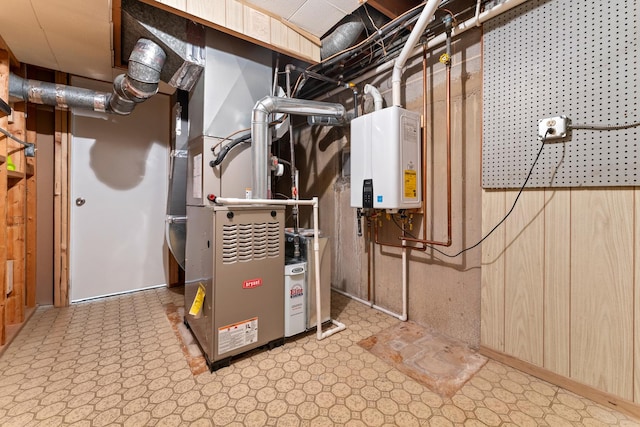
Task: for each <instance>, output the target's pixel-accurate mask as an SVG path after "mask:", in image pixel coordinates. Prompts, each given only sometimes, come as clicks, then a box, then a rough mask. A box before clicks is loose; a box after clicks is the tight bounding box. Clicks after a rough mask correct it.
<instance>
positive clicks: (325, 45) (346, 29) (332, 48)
mask: <svg viewBox="0 0 640 427" xmlns="http://www.w3.org/2000/svg"><path fill="white" fill-rule="evenodd" d="M345 18H346V20H345V22H343V23H341V24H339V25H338V27H337V28H336V29H335V30H334V31H333V32H332V33H331V34H329V35H328V36H326V37H325V38H323V39H322V47H321V48H320V58H322V59H326V58H328V57H330V56H332V55H335V54H336V53H338V52H340V51H342V50H344V49H346V48H348V47H350V46H351V45H353V44H354V43H355V41H356V40H357V39H358V37H359V36H360V34H361V33H362V31H363V30H364V24H363V23H362V20H361V19H360V18H359V17H357V16H356V15H349V16H346V17H345Z"/></svg>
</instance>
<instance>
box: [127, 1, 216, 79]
mask: <svg viewBox="0 0 640 427" xmlns="http://www.w3.org/2000/svg"><path fill="white" fill-rule="evenodd" d="M121 28H122V34H121V41H122V43H121V45H122V51H121V52H120V56H121V58H120V59H121V61H122V63H123V64H126V62H127V56H128V55H129V53H130V52H131V51H132V50H133V48H134V46H135V44H136V42H137V40H138V39H140V38H145V39H149V40H152V41H153V42H154V43H157V44H158V45H159V46H160V47H161V48H162V49H163V50H164V51H165V52H166V54H167V58H166V61H165V64H164V67H163V68H162V72H161V74H160V79H161V80H162V81H164V82H166V83H168V84H169V85H171V86H173V87H175V88H178V89H183V90H186V91H191V89H192V88H193V87H194V85H195V84H196V82H197V81H198V78H199V77H200V74H201V72H202V69H203V67H204V40H205V32H204V27H203V26H201V25H199V24H196V23H194V22H192V21H189V20H187V19H185V18H182V17H180V16H176V15H173V14H171V13H169V12H166V11H164V10H161V9H158V8H155V7H153V6H149V5H147V4H145V3H142V2H140V1H137V0H122V26H121Z"/></svg>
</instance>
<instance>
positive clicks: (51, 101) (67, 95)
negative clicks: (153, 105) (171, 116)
mask: <svg viewBox="0 0 640 427" xmlns="http://www.w3.org/2000/svg"><path fill="white" fill-rule="evenodd" d="M165 58H166V55H165V53H164V51H163V50H162V49H161V48H160V46H158V45H157V44H156V43H154V42H152V41H151V40H147V39H140V40H138V42H137V43H136V45H135V47H134V49H133V51H132V52H131V56H130V57H129V69H128V70H127V74H126V75H125V74H120V75H119V76H118V77H116V78H115V80H114V82H113V93H105V92H98V91H94V90H89V89H83V88H78V87H74V86H67V85H60V84H55V83H47V82H41V81H38V80H28V79H23V78H22V77H20V76H17V75H15V74H13V73H11V75H10V78H9V95H10V96H12V97H15V98H18V99H21V100H23V101H28V102H31V103H34V104H43V105H51V106H54V107H60V108H70V107H75V108H81V109H85V110H93V111H99V112H109V113H116V114H121V115H127V114H130V113H131V111H133V109H134V108H135V106H136V104H137V103H140V102H142V101H144V100H146V99H148V98H150V97H151V96H153V95H155V94H156V92H158V83H159V82H160V71H161V70H162V66H163V65H164V61H165Z"/></svg>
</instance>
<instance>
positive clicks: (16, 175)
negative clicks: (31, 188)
mask: <svg viewBox="0 0 640 427" xmlns="http://www.w3.org/2000/svg"><path fill="white" fill-rule="evenodd" d="M7 178H8V179H10V180H11V179H22V178H24V172H18V171H7Z"/></svg>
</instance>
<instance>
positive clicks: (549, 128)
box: [538, 116, 567, 141]
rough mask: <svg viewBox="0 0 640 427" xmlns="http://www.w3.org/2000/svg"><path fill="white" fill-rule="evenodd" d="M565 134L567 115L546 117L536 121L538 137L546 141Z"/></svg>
mask: <svg viewBox="0 0 640 427" xmlns="http://www.w3.org/2000/svg"><path fill="white" fill-rule="evenodd" d="M565 136H567V116H556V117H548V118H546V119H542V120H540V123H538V139H544V140H545V141H548V140H550V139H560V138H564V137H565Z"/></svg>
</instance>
